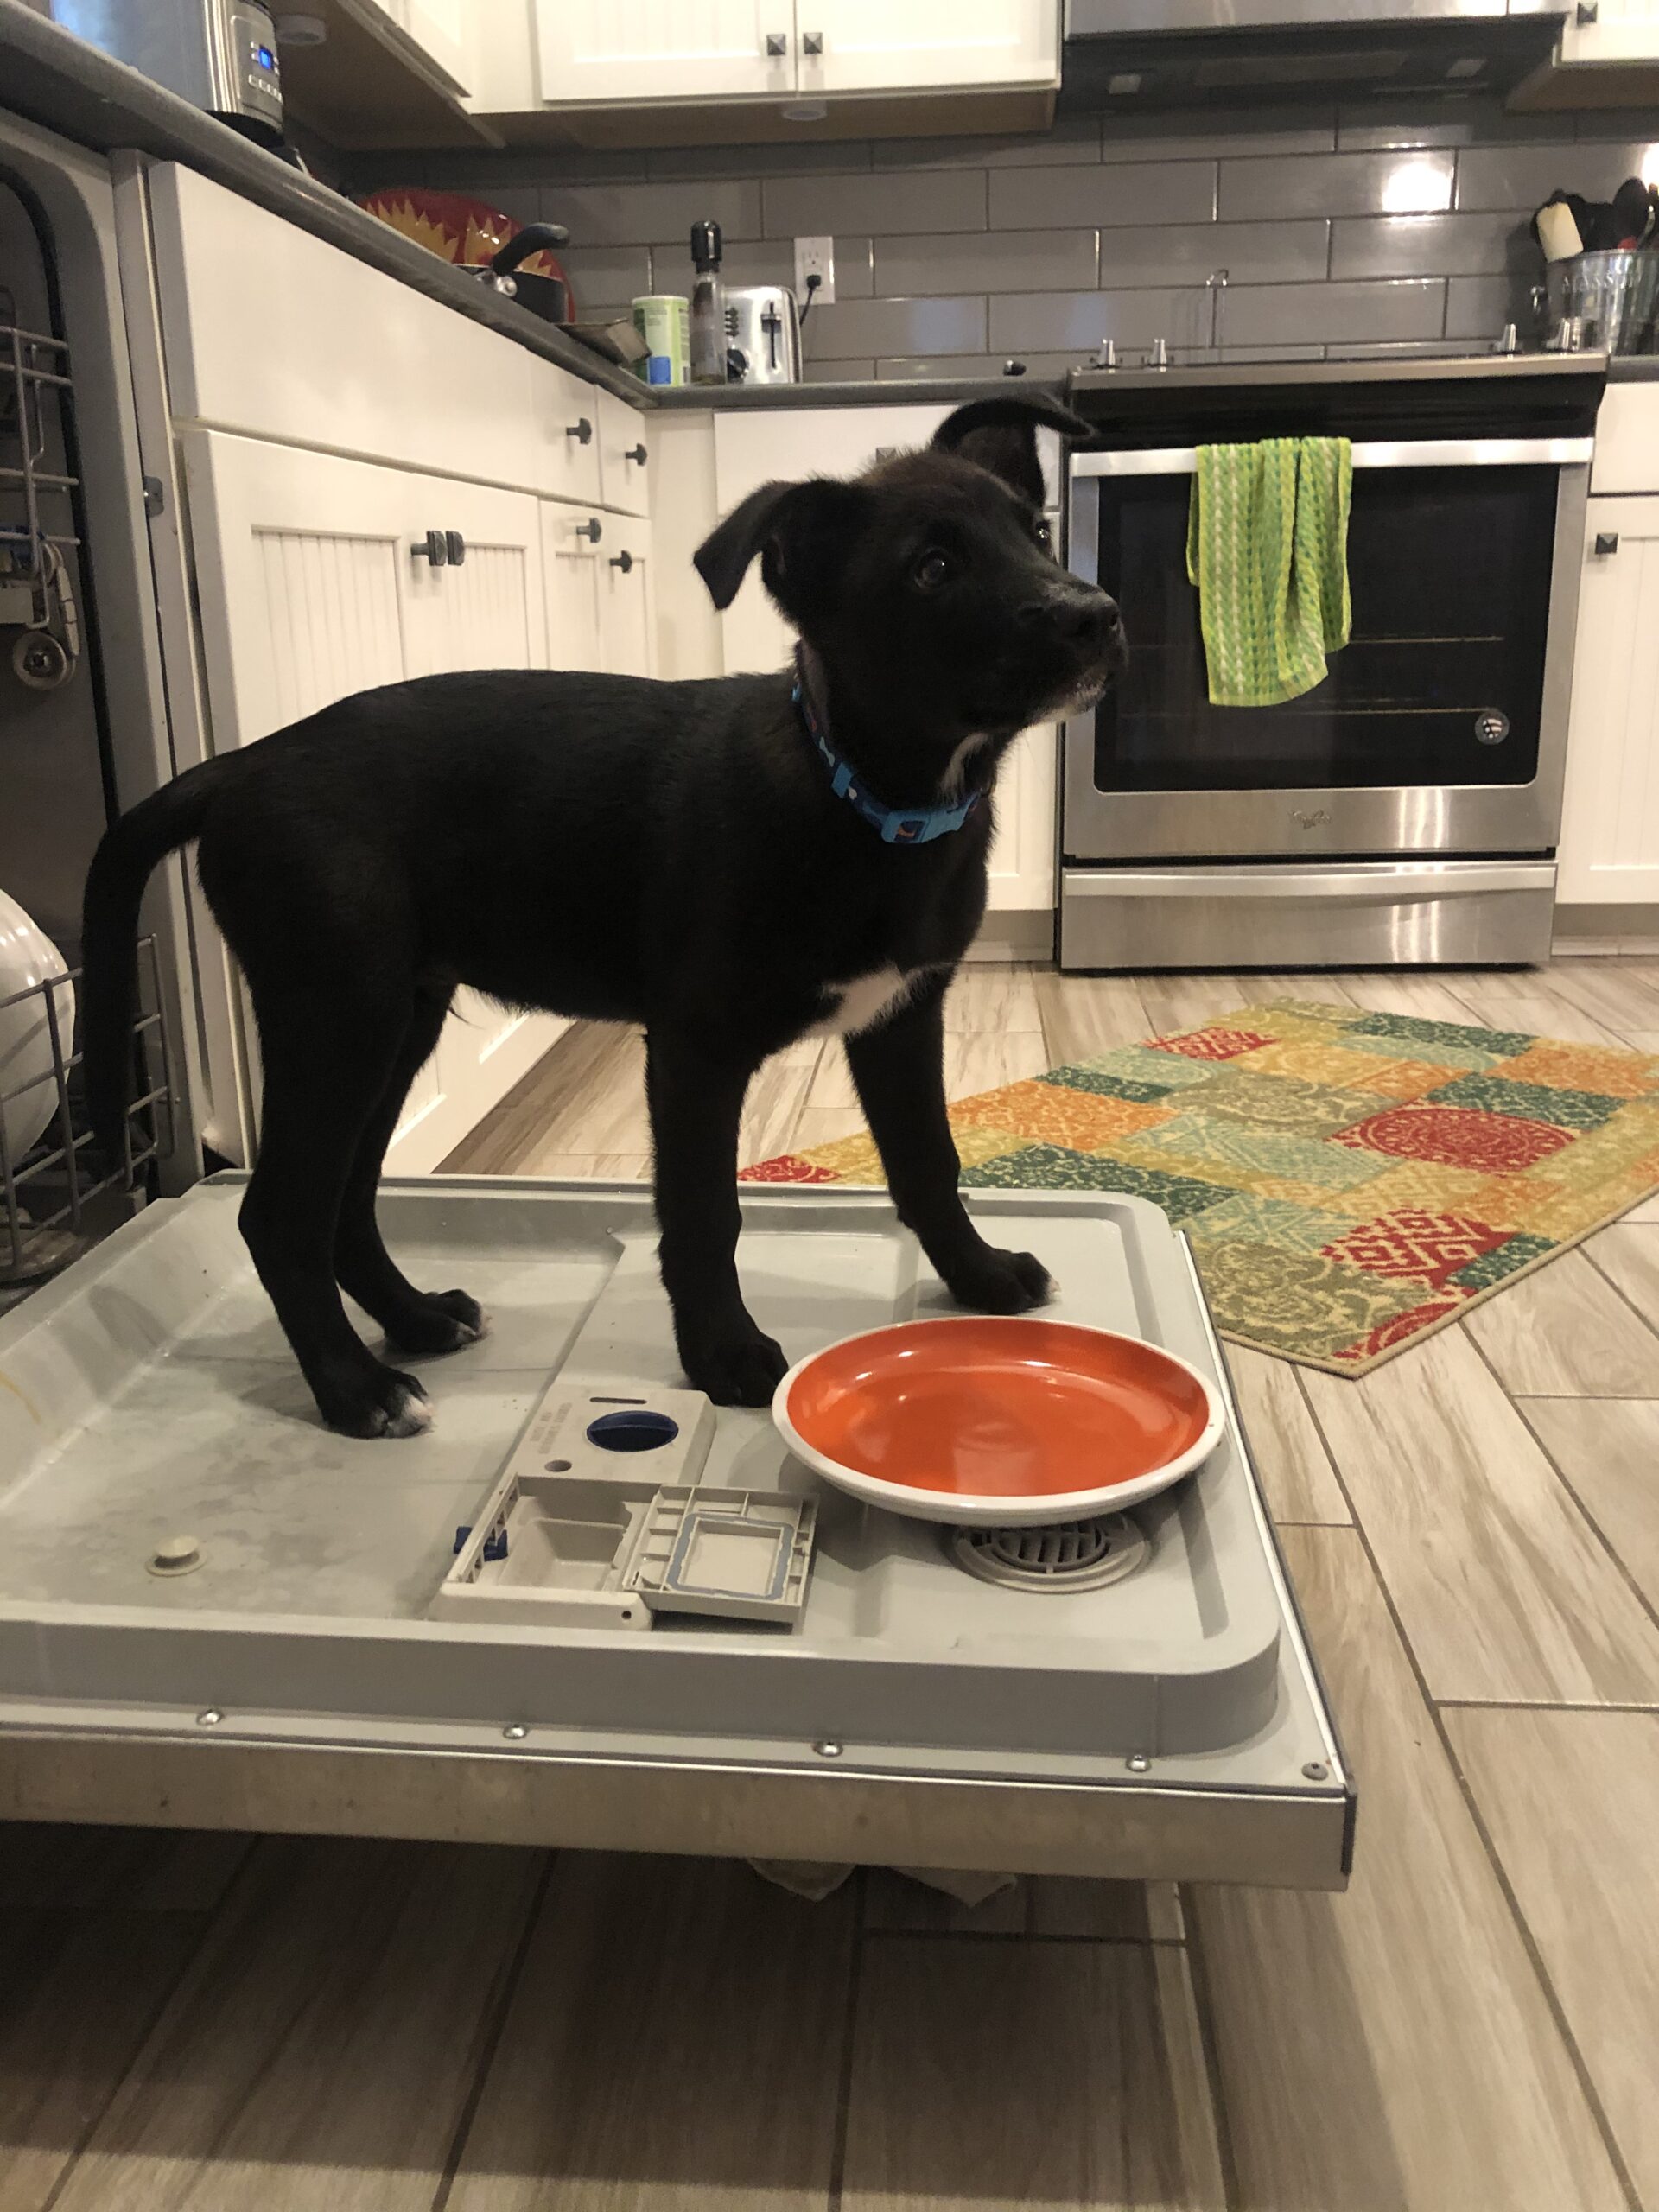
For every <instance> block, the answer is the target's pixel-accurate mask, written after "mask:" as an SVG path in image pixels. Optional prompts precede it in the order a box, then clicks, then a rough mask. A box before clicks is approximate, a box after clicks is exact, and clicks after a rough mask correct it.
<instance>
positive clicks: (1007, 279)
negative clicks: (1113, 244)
mask: <svg viewBox="0 0 1659 2212" xmlns="http://www.w3.org/2000/svg"><path fill="white" fill-rule="evenodd" d="M1099 238H1100V233H1099V232H1097V231H1059V230H1055V231H990V232H984V231H981V232H972V231H942V232H924V233H922V234H920V235H919V236H918V237H915V238H877V239H876V240H875V284H876V289H877V290H878V291H879V292H880V293H881V295H882V296H883V297H884V298H885V297H888V296H895V295H899V294H905V293H918V292H964V291H970V290H977V291H982V292H1063V291H1069V290H1071V289H1073V288H1075V287H1076V286H1077V285H1080V284H1093V283H1095V282H1096V277H1097V276H1098V273H1099V253H1100V245H1099ZM836 289H837V291H839V289H840V271H839V270H837V271H836Z"/></svg>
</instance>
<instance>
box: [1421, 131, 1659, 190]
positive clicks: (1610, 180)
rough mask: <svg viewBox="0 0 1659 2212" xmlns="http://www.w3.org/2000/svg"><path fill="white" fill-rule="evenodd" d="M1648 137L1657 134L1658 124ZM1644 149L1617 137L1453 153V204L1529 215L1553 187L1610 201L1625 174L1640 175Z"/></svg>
mask: <svg viewBox="0 0 1659 2212" xmlns="http://www.w3.org/2000/svg"><path fill="white" fill-rule="evenodd" d="M1556 120H1557V122H1560V120H1561V118H1559V117H1558V118H1556ZM1653 136H1654V137H1655V138H1656V139H1659V124H1656V125H1655V129H1654V133H1653ZM1649 149H1650V142H1649V144H1643V143H1639V142H1638V143H1630V142H1628V141H1620V140H1617V139H1616V140H1613V141H1612V142H1611V143H1592V144H1586V143H1583V142H1581V141H1574V142H1573V143H1570V144H1568V143H1563V142H1562V141H1560V140H1558V141H1557V142H1556V143H1554V144H1551V145H1548V146H1480V147H1476V148H1471V150H1470V151H1469V152H1467V153H1465V154H1460V155H1459V157H1458V206H1459V207H1470V208H1478V207H1519V208H1524V209H1525V210H1526V211H1527V213H1529V214H1530V213H1531V212H1532V210H1533V209H1534V208H1535V207H1537V206H1538V205H1539V204H1540V203H1541V201H1543V200H1548V197H1549V195H1550V194H1551V193H1552V192H1554V190H1555V189H1556V188H1557V187H1560V189H1562V190H1563V191H1566V192H1581V193H1582V194H1584V196H1585V198H1586V200H1611V198H1612V196H1613V194H1614V193H1616V192H1617V191H1618V188H1619V186H1620V185H1621V184H1623V183H1624V180H1625V178H1626V177H1627V176H1636V175H1640V173H1641V170H1642V165H1643V159H1644V157H1645V156H1647V154H1648V153H1649Z"/></svg>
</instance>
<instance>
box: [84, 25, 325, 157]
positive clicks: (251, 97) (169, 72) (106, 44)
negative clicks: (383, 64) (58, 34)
mask: <svg viewBox="0 0 1659 2212" xmlns="http://www.w3.org/2000/svg"><path fill="white" fill-rule="evenodd" d="M52 16H53V20H54V22H60V23H61V24H62V25H63V26H64V28H65V29H67V30H72V31H73V32H75V33H76V34H77V35H79V37H81V38H84V39H86V40H88V41H90V42H91V43H92V45H93V46H98V47H102V48H103V49H104V51H105V54H114V56H115V57H116V59H117V60H118V61H125V62H129V63H130V65H131V66H132V67H133V68H135V69H137V70H140V71H142V73H143V74H144V75H145V76H146V77H149V78H153V79H154V80H155V81H156V84H158V85H165V86H167V88H168V91H169V92H176V93H178V95H179V97H180V98H181V99H187V100H188V101H189V102H190V103H191V105H193V106H194V107H200V108H205V109H206V110H207V113H208V114H209V115H216V116H218V118H219V120H220V122H221V123H228V124H232V127H233V128H235V129H237V130H241V131H243V132H244V133H245V135H246V136H247V137H251V138H257V140H258V141H259V143H261V144H262V145H267V146H274V145H277V144H278V143H280V142H281V139H282V136H283V86H282V66H281V63H280V61H279V60H278V58H277V31H276V26H275V25H274V24H273V22H272V21H271V18H270V13H269V11H268V10H266V9H264V8H263V7H261V6H260V4H259V0H53V4H52Z"/></svg>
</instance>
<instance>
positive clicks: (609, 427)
mask: <svg viewBox="0 0 1659 2212" xmlns="http://www.w3.org/2000/svg"><path fill="white" fill-rule="evenodd" d="M594 398H595V399H596V400H597V401H598V402H599V496H600V498H601V500H602V501H603V502H604V504H605V505H607V507H614V508H615V509H616V511H617V512H618V513H619V514H625V515H648V514H649V513H650V512H651V432H650V430H649V429H648V428H647V427H646V425H647V422H648V419H649V418H648V417H647V416H645V413H644V411H643V410H641V409H639V408H636V407H630V406H629V404H628V403H627V401H626V399H619V398H618V397H617V396H616V394H615V393H614V392H613V391H595V392H594Z"/></svg>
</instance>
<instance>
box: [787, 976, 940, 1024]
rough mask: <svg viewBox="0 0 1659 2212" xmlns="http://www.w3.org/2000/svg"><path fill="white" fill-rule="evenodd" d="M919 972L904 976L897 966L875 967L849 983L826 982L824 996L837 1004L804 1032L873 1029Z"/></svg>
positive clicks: (903, 997) (904, 994)
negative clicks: (872, 970) (870, 971)
mask: <svg viewBox="0 0 1659 2212" xmlns="http://www.w3.org/2000/svg"><path fill="white" fill-rule="evenodd" d="M920 972H921V971H920V970H919V969H917V970H915V971H913V972H912V974H910V975H908V976H906V974H904V972H903V971H902V970H901V969H898V968H891V967H889V968H878V969H875V971H874V974H872V975H868V976H855V977H854V978H853V980H852V982H850V983H826V984H825V985H824V992H823V995H824V996H825V998H826V999H836V1000H837V1001H838V1003H837V1004H836V1007H835V1009H834V1011H833V1012H830V1013H827V1014H823V1015H821V1016H820V1017H819V1019H818V1020H817V1021H815V1022H814V1023H813V1024H812V1027H810V1029H809V1030H808V1031H807V1032H806V1034H807V1035H808V1036H809V1037H856V1036H857V1034H858V1033H859V1031H860V1030H861V1029H874V1027H875V1025H876V1023H877V1022H878V1021H880V1020H883V1018H884V1017H885V1016H886V1015H887V1014H892V1013H893V1012H894V1011H896V1009H897V1008H898V1007H899V1006H901V1005H902V1004H903V1003H904V1001H905V1000H906V999H907V998H908V997H909V996H910V993H911V989H912V985H913V984H914V983H915V982H916V980H917V976H918V975H919V974H920Z"/></svg>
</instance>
